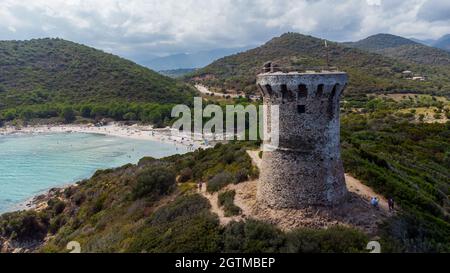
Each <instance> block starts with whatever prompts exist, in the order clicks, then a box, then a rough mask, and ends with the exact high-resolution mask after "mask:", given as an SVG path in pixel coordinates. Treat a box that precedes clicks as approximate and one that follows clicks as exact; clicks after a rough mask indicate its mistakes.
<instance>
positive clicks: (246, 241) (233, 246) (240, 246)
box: [223, 219, 285, 254]
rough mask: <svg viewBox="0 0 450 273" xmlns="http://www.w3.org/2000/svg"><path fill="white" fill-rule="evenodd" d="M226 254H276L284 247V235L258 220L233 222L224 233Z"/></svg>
mask: <svg viewBox="0 0 450 273" xmlns="http://www.w3.org/2000/svg"><path fill="white" fill-rule="evenodd" d="M223 240H224V252H225V253H254V254H255V253H276V252H279V251H280V249H281V248H282V247H283V245H284V240H285V239H284V236H283V233H282V232H281V231H280V230H279V229H277V228H276V227H274V226H272V225H270V224H266V223H263V222H260V221H256V220H252V219H250V220H248V221H246V222H232V223H230V224H229V225H227V226H226V228H225V232H224V239H223Z"/></svg>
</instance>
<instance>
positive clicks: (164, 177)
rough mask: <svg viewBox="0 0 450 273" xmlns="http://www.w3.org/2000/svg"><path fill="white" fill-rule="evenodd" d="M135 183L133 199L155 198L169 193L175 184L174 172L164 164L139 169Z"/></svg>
mask: <svg viewBox="0 0 450 273" xmlns="http://www.w3.org/2000/svg"><path fill="white" fill-rule="evenodd" d="M136 180H137V183H136V186H135V188H134V189H133V192H132V195H133V198H134V199H139V198H144V197H145V198H148V199H155V198H157V197H159V196H161V195H166V194H168V193H170V192H171V191H172V190H173V188H174V186H175V184H176V181H175V173H174V171H173V170H171V169H170V168H168V167H165V166H154V167H149V168H147V169H144V170H143V171H140V172H139V174H138V175H137V179H136Z"/></svg>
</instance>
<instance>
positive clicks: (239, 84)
mask: <svg viewBox="0 0 450 273" xmlns="http://www.w3.org/2000/svg"><path fill="white" fill-rule="evenodd" d="M411 42H412V41H411ZM327 50H328V54H329V58H330V64H331V66H337V67H338V68H340V69H341V70H344V71H346V72H348V73H349V75H350V78H351V80H350V84H349V86H348V89H347V94H350V95H360V94H367V93H376V92H378V93H380V92H383V93H385V92H390V93H392V92H424V93H436V94H450V81H449V80H448V77H449V76H450V69H448V67H435V66H425V65H419V64H417V63H414V62H411V61H405V60H402V59H397V58H391V57H386V56H383V55H381V54H379V53H374V52H370V51H367V50H363V49H358V48H354V47H350V46H348V45H347V44H340V43H337V42H333V41H328V49H326V48H325V46H324V40H323V39H319V38H316V37H313V36H307V35H302V34H299V33H292V32H291V33H286V34H283V35H281V36H280V37H275V38H273V39H272V40H270V41H268V42H267V43H266V44H264V45H262V46H260V47H257V48H255V49H251V50H248V51H246V52H243V53H239V54H235V55H232V56H228V57H225V58H222V59H219V60H217V61H215V62H213V63H212V64H210V65H208V66H207V67H205V68H203V69H200V70H197V71H196V72H195V73H193V74H191V75H189V76H187V77H186V79H187V80H190V81H192V82H198V81H201V82H202V83H204V84H205V85H208V86H210V87H215V88H219V89H224V90H226V89H230V90H238V91H244V92H246V93H249V94H252V93H257V90H256V87H255V82H256V75H257V74H258V73H259V71H260V69H261V68H262V65H263V64H264V63H265V62H267V61H273V62H275V63H277V64H278V65H280V66H284V67H306V68H307V67H311V66H314V67H317V66H325V65H326V55H327ZM405 70H411V71H413V72H414V73H416V74H419V75H426V76H428V77H429V81H430V82H432V84H430V83H428V82H427V83H424V82H416V81H412V80H408V79H405V78H404V77H403V76H402V72H403V71H405Z"/></svg>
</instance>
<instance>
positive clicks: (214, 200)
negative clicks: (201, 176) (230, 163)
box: [201, 187, 244, 226]
mask: <svg viewBox="0 0 450 273" xmlns="http://www.w3.org/2000/svg"><path fill="white" fill-rule="evenodd" d="M201 194H202V195H203V197H205V198H206V199H208V201H209V203H210V204H211V209H210V211H211V212H212V213H215V214H217V215H218V216H219V221H220V224H221V225H223V226H226V225H228V223H230V222H232V221H237V222H238V221H241V220H243V219H244V218H243V216H233V217H225V212H224V211H223V209H222V208H220V207H219V204H218V199H219V193H217V192H216V193H213V194H210V193H208V192H207V191H206V187H203V188H202V191H201Z"/></svg>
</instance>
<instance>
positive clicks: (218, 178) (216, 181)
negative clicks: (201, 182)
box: [207, 171, 236, 192]
mask: <svg viewBox="0 0 450 273" xmlns="http://www.w3.org/2000/svg"><path fill="white" fill-rule="evenodd" d="M235 182H236V177H234V176H233V175H232V174H231V173H229V172H227V171H223V172H221V173H218V174H216V175H215V176H214V177H213V178H211V179H210V180H209V181H208V186H207V190H208V192H217V191H219V190H221V189H222V188H223V187H225V186H226V185H228V184H232V183H235Z"/></svg>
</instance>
